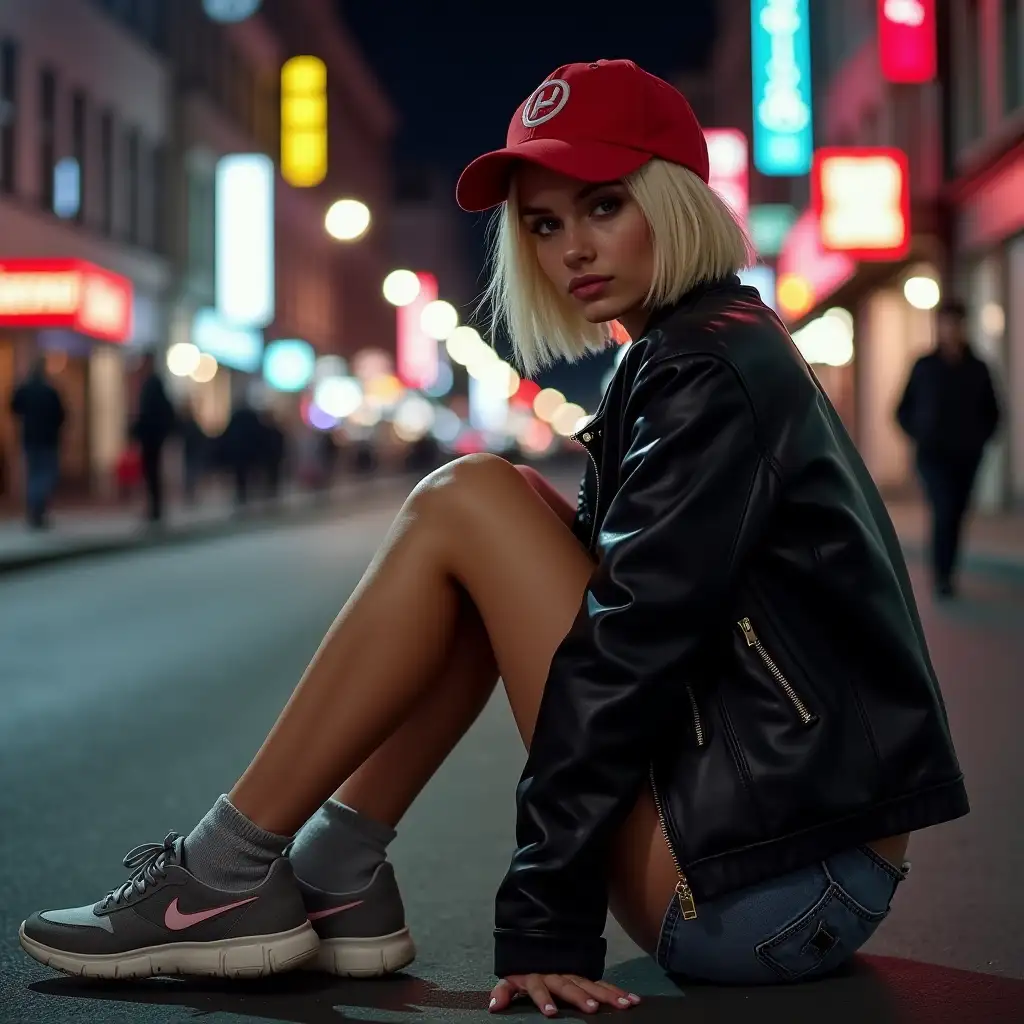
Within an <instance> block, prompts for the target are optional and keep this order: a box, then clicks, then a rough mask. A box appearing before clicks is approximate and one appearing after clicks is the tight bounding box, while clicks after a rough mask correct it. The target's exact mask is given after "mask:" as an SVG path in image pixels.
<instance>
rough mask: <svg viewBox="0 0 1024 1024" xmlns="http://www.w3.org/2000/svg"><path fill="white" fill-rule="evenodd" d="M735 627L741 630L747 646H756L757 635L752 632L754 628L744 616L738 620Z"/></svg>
mask: <svg viewBox="0 0 1024 1024" xmlns="http://www.w3.org/2000/svg"><path fill="white" fill-rule="evenodd" d="M737 625H738V626H739V627H740V629H742V630H743V636H744V639H745V640H746V641H747V646H748V647H753V646H755V645H756V644H757V634H756V633H755V632H754V627H753V626H752V625H751V624H750V619H748V618H747V617H746V616H744V617H743V618H742V619H740V621H739V622H738V623H737Z"/></svg>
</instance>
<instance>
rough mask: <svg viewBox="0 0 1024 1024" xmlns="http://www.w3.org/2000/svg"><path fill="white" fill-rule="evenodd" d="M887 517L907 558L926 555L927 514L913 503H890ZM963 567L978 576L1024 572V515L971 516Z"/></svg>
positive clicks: (917, 503) (964, 542) (966, 533)
mask: <svg viewBox="0 0 1024 1024" xmlns="http://www.w3.org/2000/svg"><path fill="white" fill-rule="evenodd" d="M889 514H890V515H891V516H892V521H893V523H894V524H895V526H896V532H897V533H898V534H899V536H900V541H901V542H902V543H903V547H904V549H905V550H906V552H907V555H908V557H911V558H915V559H916V558H920V557H922V556H924V555H925V554H926V553H927V545H928V529H929V528H928V511H927V509H926V508H925V506H924V504H923V503H921V502H916V501H906V502H890V503H889ZM962 557H963V564H964V568H966V569H968V570H973V571H974V572H981V573H993V572H995V573H1005V572H1007V571H1009V572H1013V573H1016V572H1024V515H1022V514H1021V513H1020V512H1016V513H1014V512H1005V513H998V514H995V515H985V514H982V513H974V514H973V515H972V516H971V517H970V519H969V520H968V522H967V526H966V529H965V533H964V540H963V556H962Z"/></svg>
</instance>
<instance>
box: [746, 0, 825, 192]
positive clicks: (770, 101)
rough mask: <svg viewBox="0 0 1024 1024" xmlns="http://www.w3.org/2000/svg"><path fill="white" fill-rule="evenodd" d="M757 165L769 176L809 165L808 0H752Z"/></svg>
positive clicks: (811, 131) (805, 169)
mask: <svg viewBox="0 0 1024 1024" xmlns="http://www.w3.org/2000/svg"><path fill="white" fill-rule="evenodd" d="M750 12H751V24H750V31H751V53H752V60H753V80H754V166H755V167H756V168H757V169H758V170H759V171H760V172H761V173H762V174H769V175H777V176H781V175H800V174H808V173H810V170H811V159H812V157H813V154H814V124H813V122H814V117H813V107H812V103H813V100H812V96H811V33H810V24H809V13H808V0H751V2H750Z"/></svg>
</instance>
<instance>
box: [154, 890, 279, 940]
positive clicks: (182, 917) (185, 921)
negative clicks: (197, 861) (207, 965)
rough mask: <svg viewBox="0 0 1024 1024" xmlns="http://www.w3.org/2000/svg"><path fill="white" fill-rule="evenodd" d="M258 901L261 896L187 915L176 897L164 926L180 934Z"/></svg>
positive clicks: (167, 911)
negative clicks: (183, 930) (196, 925)
mask: <svg viewBox="0 0 1024 1024" xmlns="http://www.w3.org/2000/svg"><path fill="white" fill-rule="evenodd" d="M258 899H259V896H250V897H249V898H248V899H247V900H239V901H238V902H237V903H228V904H226V905H225V906H223V907H213V908H212V909H210V910H197V911H196V912H195V913H194V914H185V913H182V912H181V911H180V910H179V909H178V897H177V896H175V897H174V899H173V900H171V902H170V903H169V904H168V905H167V909H166V910H165V911H164V924H165V925H166V926H167V927H168V928H170V929H171V931H172V932H180V931H181V930H182V929H183V928H191V927H192V925H194V924H199V922H200V921H208V920H209V919H210V918H211V917H217V916H218V915H219V914H226V913H227V912H228V911H229V910H234V909H235V907H241V906H244V905H245V904H246V903H252V901H253V900H258Z"/></svg>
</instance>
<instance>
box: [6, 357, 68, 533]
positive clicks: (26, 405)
mask: <svg viewBox="0 0 1024 1024" xmlns="http://www.w3.org/2000/svg"><path fill="white" fill-rule="evenodd" d="M11 412H13V413H14V415H15V416H17V417H18V418H19V419H20V420H21V446H22V450H23V452H24V453H25V477H26V481H25V498H26V502H25V504H26V513H27V517H28V523H29V526H31V527H32V528H33V529H34V530H42V529H45V528H46V526H47V518H46V516H47V512H48V511H49V507H50V500H51V499H52V498H53V492H54V491H55V490H56V488H57V481H58V480H59V478H60V431H61V427H62V426H63V425H64V419H65V413H64V403H63V402H62V401H61V398H60V394H59V393H58V391H57V389H56V388H55V387H54V386H53V385H52V384H51V383H50V382H49V380H48V379H47V377H46V359H45V357H43V356H40V357H39V358H38V359H37V360H36V363H35V365H34V366H33V368H32V372H31V373H30V374H29V375H28V377H27V378H26V379H25V380H24V382H23V383H22V384H21V385H20V386H19V387H18V388H17V390H16V391H15V392H14V397H13V398H12V399H11Z"/></svg>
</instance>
